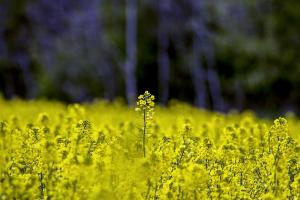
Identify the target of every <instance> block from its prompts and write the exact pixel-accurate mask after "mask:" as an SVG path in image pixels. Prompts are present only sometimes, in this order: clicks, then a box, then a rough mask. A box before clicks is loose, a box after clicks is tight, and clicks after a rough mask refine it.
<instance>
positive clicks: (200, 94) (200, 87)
mask: <svg viewBox="0 0 300 200" xmlns="http://www.w3.org/2000/svg"><path fill="white" fill-rule="evenodd" d="M200 45H201V44H200V40H199V38H198V37H197V36H196V35H195V34H194V37H193V44H192V53H191V58H190V69H191V71H190V72H191V75H192V79H193V84H194V90H195V105H196V106H197V107H200V108H207V91H206V86H205V80H206V77H205V69H204V67H203V65H202V62H201V60H200V56H201V54H200V53H201V47H200Z"/></svg>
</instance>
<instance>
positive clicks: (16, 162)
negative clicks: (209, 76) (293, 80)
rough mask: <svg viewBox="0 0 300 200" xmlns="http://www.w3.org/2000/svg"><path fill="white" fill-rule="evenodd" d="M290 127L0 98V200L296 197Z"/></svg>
mask: <svg viewBox="0 0 300 200" xmlns="http://www.w3.org/2000/svg"><path fill="white" fill-rule="evenodd" d="M299 122H300V121H299V120H298V119H296V118H295V117H293V116H292V115H291V116H289V117H287V118H278V119H276V120H274V122H272V121H269V120H263V119H259V118H257V117H256V116H255V115H254V114H253V113H251V112H244V113H240V114H239V113H229V114H226V115H225V114H220V113H215V112H209V111H205V110H198V109H195V108H193V107H191V106H189V105H187V104H184V103H179V102H175V101H173V102H171V103H170V106H169V107H167V108H164V107H160V106H155V104H154V97H153V96H152V95H151V94H150V93H148V92H146V93H145V94H143V95H141V96H140V97H139V98H138V99H137V106H136V107H135V108H129V107H127V106H126V105H125V104H123V103H121V102H114V103H107V102H104V101H98V102H95V103H90V104H81V105H79V104H73V105H65V104H62V103H59V102H49V101H43V100H36V101H22V100H12V101H5V100H3V99H0V199H8V200H10V199H53V200H56V199H59V200H60V199H62V200H63V199H64V200H65V199H67V200H68V199H72V200H73V199H74V200H76V199H82V200H86V199H108V200H114V199H128V200H134V199H199V200H202V199H270V200H271V199H272V200H273V199H292V200H294V199H295V200H296V199H300V174H299V172H300V160H299V153H300V146H299V141H300V134H299V131H300V123H299Z"/></svg>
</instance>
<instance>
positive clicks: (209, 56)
mask: <svg viewBox="0 0 300 200" xmlns="http://www.w3.org/2000/svg"><path fill="white" fill-rule="evenodd" d="M190 3H191V5H192V21H191V26H192V28H193V30H194V34H195V36H194V37H196V39H194V45H196V44H197V43H199V44H197V46H200V47H198V48H200V50H198V51H200V52H199V53H198V52H195V53H198V54H200V55H201V57H202V58H204V59H205V61H206V65H207V71H206V72H205V70H204V69H203V67H201V68H200V69H199V71H198V72H196V71H195V73H203V75H201V76H200V75H198V76H200V78H201V79H202V83H201V84H202V85H203V86H200V89H199V88H195V90H196V99H197V98H199V99H200V100H198V102H197V101H196V103H198V106H203V105H204V106H207V105H206V104H204V103H205V100H204V98H206V96H205V95H203V94H201V92H199V90H202V91H203V92H205V93H206V91H205V80H206V79H207V84H208V89H209V92H210V95H211V99H212V108H213V109H214V110H218V111H223V110H224V106H225V105H224V100H223V97H222V94H221V85H220V79H219V75H218V73H217V71H216V70H215V68H214V65H215V53H214V47H213V44H212V37H213V33H211V32H210V31H209V29H208V27H207V22H206V21H207V18H208V16H206V14H205V8H204V1H203V0H202V1H200V0H197V1H195V0H191V1H190ZM195 42H196V44H195ZM194 48H195V47H194ZM200 55H199V56H200ZM194 57H195V56H194ZM198 62H201V61H200V59H199V60H198ZM202 64H203V62H202ZM193 76H194V77H195V76H196V75H193ZM197 78H198V79H200V78H199V77H197ZM198 82H199V81H198ZM199 85H200V83H199V84H198V85H195V87H199ZM200 101H203V102H204V103H202V104H200V103H201V102H200ZM196 105H197V104H196Z"/></svg>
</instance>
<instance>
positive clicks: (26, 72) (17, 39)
mask: <svg viewBox="0 0 300 200" xmlns="http://www.w3.org/2000/svg"><path fill="white" fill-rule="evenodd" d="M26 3H27V2H21V3H20V2H19V3H17V1H16V0H14V1H11V2H9V3H8V6H7V9H8V11H7V18H6V23H7V24H9V26H6V27H5V28H4V30H3V32H4V41H5V47H6V50H7V56H6V59H7V62H8V65H9V68H13V67H17V68H18V69H19V70H20V72H21V77H22V79H23V80H22V81H23V85H24V88H23V89H20V88H14V89H13V90H11V89H9V91H15V92H16V93H17V95H20V96H22V97H25V98H34V97H35V96H36V84H35V79H34V76H33V74H32V71H31V69H30V65H31V64H32V58H31V57H30V45H31V43H30V40H31V24H30V23H31V22H30V20H29V19H28V16H27V13H26V6H27V4H26ZM16 10H17V11H16ZM16 76H17V75H16Z"/></svg>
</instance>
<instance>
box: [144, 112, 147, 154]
mask: <svg viewBox="0 0 300 200" xmlns="http://www.w3.org/2000/svg"><path fill="white" fill-rule="evenodd" d="M146 129H147V120H146V110H144V130H143V150H144V157H146Z"/></svg>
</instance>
